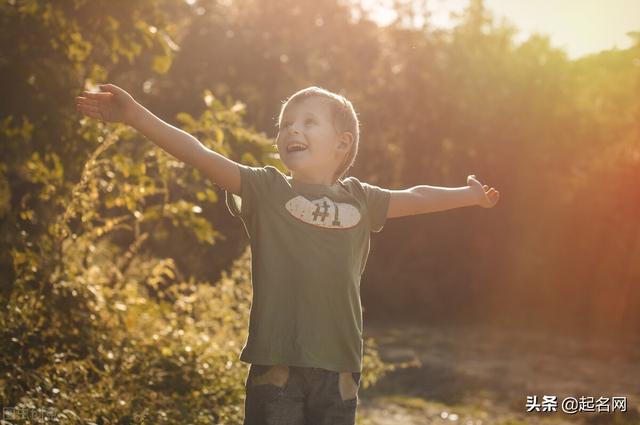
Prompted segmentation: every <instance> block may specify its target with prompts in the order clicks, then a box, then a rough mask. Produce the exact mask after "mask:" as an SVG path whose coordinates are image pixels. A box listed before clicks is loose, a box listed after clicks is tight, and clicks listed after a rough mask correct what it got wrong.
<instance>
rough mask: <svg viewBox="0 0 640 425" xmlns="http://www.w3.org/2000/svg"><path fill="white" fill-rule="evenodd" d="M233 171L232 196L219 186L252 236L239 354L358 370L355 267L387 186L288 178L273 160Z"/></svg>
mask: <svg viewBox="0 0 640 425" xmlns="http://www.w3.org/2000/svg"><path fill="white" fill-rule="evenodd" d="M240 175H241V193H240V197H238V196H236V195H234V194H233V193H230V192H226V193H225V199H226V205H227V208H228V209H229V211H230V212H231V214H232V215H233V216H236V217H240V219H241V220H242V222H243V224H244V227H245V229H246V231H247V235H248V236H249V241H250V244H251V268H252V269H251V282H252V287H253V300H252V304H251V312H250V315H249V334H248V337H247V341H246V344H245V346H244V347H243V349H242V352H241V354H240V360H241V361H244V362H245V363H256V364H263V365H272V364H282V365H290V366H302V367H317V368H323V369H328V370H334V371H340V372H347V371H351V372H360V371H361V370H362V355H363V338H362V307H361V303H360V277H361V275H362V272H363V271H364V268H365V264H366V261H367V257H368V255H369V246H370V233H371V232H379V231H380V230H382V227H383V225H384V223H385V220H386V216H387V209H388V205H389V199H390V194H391V193H390V191H389V190H387V189H383V188H380V187H378V186H374V185H370V184H367V183H365V182H360V181H359V180H358V179H357V178H355V177H346V178H343V179H340V180H339V181H338V182H337V183H335V184H333V185H331V186H330V185H322V184H310V183H304V182H299V181H294V180H292V179H291V177H289V176H287V175H285V174H283V173H282V172H281V171H280V170H278V169H277V168H275V167H273V166H271V165H267V166H265V167H249V166H241V167H240Z"/></svg>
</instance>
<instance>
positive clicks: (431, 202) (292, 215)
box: [77, 84, 499, 425]
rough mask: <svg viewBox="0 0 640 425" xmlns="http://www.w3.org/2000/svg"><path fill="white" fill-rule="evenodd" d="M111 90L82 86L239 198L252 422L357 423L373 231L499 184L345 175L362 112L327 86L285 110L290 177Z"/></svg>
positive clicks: (480, 199)
mask: <svg viewBox="0 0 640 425" xmlns="http://www.w3.org/2000/svg"><path fill="white" fill-rule="evenodd" d="M100 89H101V90H103V91H104V92H101V93H89V92H85V93H84V96H79V97H78V98H77V105H78V109H79V110H80V111H82V112H83V113H85V114H86V115H88V116H90V117H93V118H99V119H102V120H103V121H110V122H113V121H120V122H124V123H127V124H129V125H131V126H133V127H134V128H136V129H137V130H138V131H140V132H141V133H142V134H144V135H145V136H146V137H147V138H149V139H150V140H151V141H153V142H154V143H156V144H157V145H159V146H160V147H162V148H163V149H165V150H166V151H167V152H169V153H170V154H172V155H173V156H175V157H177V158H178V159H180V160H182V161H184V162H186V163H188V164H190V165H193V166H195V167H197V168H198V169H199V170H201V171H202V172H203V173H204V174H205V175H207V176H208V177H209V178H210V179H212V181H213V182H214V183H216V184H217V185H218V186H220V187H221V188H223V189H224V190H225V191H226V196H225V200H226V205H227V208H228V209H229V211H230V213H231V214H232V215H234V216H236V217H239V218H240V219H241V220H242V222H243V224H244V226H245V229H246V231H247V234H248V236H249V239H250V244H251V252H252V271H251V275H252V286H253V300H252V305H251V313H250V319H249V336H248V338H247V342H246V344H245V346H244V347H243V349H242V352H241V355H240V360H242V361H244V362H246V363H250V364H251V366H250V368H249V373H248V376H247V380H246V382H245V387H246V400H245V420H244V423H245V424H247V425H248V424H301V425H302V424H305V423H314V424H315V423H317V424H333V425H336V424H354V423H355V414H356V407H357V403H358V388H359V384H360V372H361V366H362V354H363V352H362V349H363V344H362V343H363V340H362V311H361V304H360V277H361V275H362V272H363V271H364V268H365V264H366V260H367V257H368V254H369V246H370V245H369V242H370V232H379V231H380V230H382V227H383V225H384V223H385V220H386V219H387V218H392V217H402V216H407V215H413V214H423V213H427V212H433V211H439V210H445V209H450V208H457V207H463V206H471V205H480V206H482V207H492V206H494V205H495V204H496V202H497V201H498V197H499V193H498V191H497V190H495V189H493V188H488V186H487V185H482V184H480V182H479V181H478V180H476V179H475V176H473V175H471V176H469V177H467V184H468V186H465V187H459V188H446V187H432V186H424V185H422V186H416V187H413V188H410V189H405V190H390V189H384V188H381V187H378V186H374V185H370V184H368V183H365V182H361V181H360V180H358V179H357V178H355V177H346V178H343V176H344V175H345V173H346V171H347V170H348V169H349V168H350V167H351V166H352V165H353V163H354V161H355V158H356V155H357V152H358V142H359V123H358V119H357V116H356V112H355V110H354V108H353V105H352V104H351V102H350V101H348V100H347V99H345V98H344V97H343V96H340V95H338V94H335V93H332V92H330V91H328V90H324V89H321V88H318V87H309V88H306V89H304V90H300V91H299V92H297V93H295V94H294V95H292V96H291V97H290V98H289V99H288V100H287V101H286V102H285V103H284V104H283V105H282V108H281V111H280V116H279V120H278V126H279V129H278V135H277V138H276V141H277V147H278V152H279V155H280V158H281V160H282V162H283V163H284V164H285V165H286V167H287V168H288V169H289V170H290V176H287V175H285V174H283V173H282V172H280V171H279V170H278V169H277V168H275V167H273V166H266V167H248V166H244V165H242V164H238V163H236V162H234V161H232V160H230V159H228V158H225V157H224V156H222V155H220V154H218V153H216V152H213V151H211V150H209V149H208V148H206V147H205V146H204V145H202V144H201V143H200V142H198V140H196V139H195V138H194V137H193V136H190V135H189V134H187V133H186V132H184V131H182V130H180V129H177V128H175V127H173V126H171V125H169V124H167V123H165V122H164V121H162V120H160V119H159V118H157V117H156V116H154V115H153V114H152V113H151V112H149V111H148V110H147V109H146V108H144V107H143V106H142V105H140V104H139V103H137V102H136V101H135V100H134V99H133V98H132V97H131V96H130V95H129V94H128V93H127V92H126V91H124V90H123V89H121V88H119V87H117V86H115V85H112V84H105V85H101V86H100ZM238 197H239V199H238ZM238 201H240V202H238Z"/></svg>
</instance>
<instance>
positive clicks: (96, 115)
mask: <svg viewBox="0 0 640 425" xmlns="http://www.w3.org/2000/svg"><path fill="white" fill-rule="evenodd" d="M83 113H84V114H85V115H87V116H90V117H91V118H97V119H99V120H102V115H100V114H99V113H97V112H89V111H83Z"/></svg>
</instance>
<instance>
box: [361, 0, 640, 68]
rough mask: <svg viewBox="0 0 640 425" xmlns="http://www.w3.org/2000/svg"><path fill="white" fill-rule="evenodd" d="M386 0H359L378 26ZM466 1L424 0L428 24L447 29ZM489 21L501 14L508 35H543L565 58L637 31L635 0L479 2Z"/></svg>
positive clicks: (623, 42) (639, 11)
mask: <svg viewBox="0 0 640 425" xmlns="http://www.w3.org/2000/svg"><path fill="white" fill-rule="evenodd" d="M390 3H391V0H362V4H363V5H364V6H365V8H366V9H369V10H371V11H372V17H373V18H374V19H375V20H376V21H378V22H379V23H380V24H382V25H384V24H386V23H389V22H391V21H392V20H393V18H394V14H393V12H390V11H389V9H387V8H385V7H384V6H382V7H379V8H375V6H373V5H374V4H390ZM468 4H469V0H430V1H429V3H428V6H427V7H428V8H429V10H430V11H431V13H432V15H431V17H430V18H429V20H430V22H431V24H432V25H435V26H438V27H443V28H450V27H452V26H453V25H454V23H455V22H453V21H451V19H450V17H449V13H450V12H452V11H453V12H460V11H462V10H463V9H464V8H465V7H466V6H467V5H468ZM484 4H485V5H486V7H487V8H488V9H489V10H490V11H491V12H492V14H493V16H494V22H495V23H496V24H498V23H499V22H500V20H501V18H503V17H504V18H506V19H507V20H508V21H510V22H511V24H512V25H514V26H516V27H517V29H518V31H519V32H518V34H517V35H516V36H514V38H515V41H516V42H517V43H520V42H522V41H524V40H526V39H527V38H528V37H529V35H530V34H532V33H534V32H537V33H541V34H547V35H549V37H550V40H551V45H552V46H554V47H557V48H561V49H563V50H565V51H566V52H567V54H568V55H569V57H570V58H571V59H575V58H577V57H579V56H583V55H585V54H589V53H595V52H599V51H601V50H607V49H610V48H614V47H617V48H619V49H625V48H628V47H629V46H630V45H631V44H632V39H631V38H630V37H628V36H627V35H625V33H626V32H627V31H640V0H608V1H603V0H485V2H484Z"/></svg>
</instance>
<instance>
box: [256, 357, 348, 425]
mask: <svg viewBox="0 0 640 425" xmlns="http://www.w3.org/2000/svg"><path fill="white" fill-rule="evenodd" d="M359 386H360V372H336V371H332V370H327V369H321V368H315V367H299V366H285V365H275V366H273V365H257V364H252V365H251V367H250V368H249V374H248V376H247V380H246V382H245V389H246V399H245V406H244V413H245V417H244V425H354V424H355V421H356V408H357V405H358V388H359Z"/></svg>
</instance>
